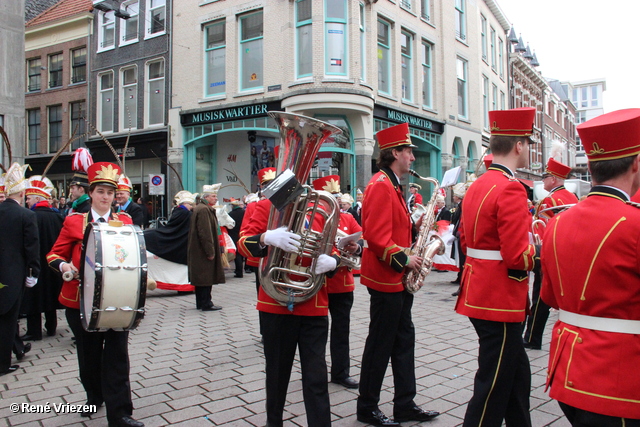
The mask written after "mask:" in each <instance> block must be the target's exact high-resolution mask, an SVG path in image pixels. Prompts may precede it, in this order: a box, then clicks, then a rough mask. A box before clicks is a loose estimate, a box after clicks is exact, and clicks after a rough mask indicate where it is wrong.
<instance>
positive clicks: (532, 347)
mask: <svg viewBox="0 0 640 427" xmlns="http://www.w3.org/2000/svg"><path fill="white" fill-rule="evenodd" d="M522 346H523V347H524V348H530V349H531V350H542V346H541V345H533V344H531V343H530V342H528V341H522Z"/></svg>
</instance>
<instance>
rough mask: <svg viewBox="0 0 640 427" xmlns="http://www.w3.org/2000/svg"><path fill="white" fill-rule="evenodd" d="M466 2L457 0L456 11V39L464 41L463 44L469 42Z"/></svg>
mask: <svg viewBox="0 0 640 427" xmlns="http://www.w3.org/2000/svg"><path fill="white" fill-rule="evenodd" d="M465 6H466V5H465V0H455V9H456V21H455V24H456V25H455V27H456V39H458V40H460V41H462V42H463V43H466V42H467V19H466V18H467V17H466V14H465V11H466V7H465Z"/></svg>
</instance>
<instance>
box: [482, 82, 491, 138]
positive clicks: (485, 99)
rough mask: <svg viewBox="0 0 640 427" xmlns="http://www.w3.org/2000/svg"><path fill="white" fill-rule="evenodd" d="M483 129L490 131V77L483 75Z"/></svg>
mask: <svg viewBox="0 0 640 427" xmlns="http://www.w3.org/2000/svg"><path fill="white" fill-rule="evenodd" d="M482 113H483V114H482V128H483V129H484V130H489V77H487V76H485V75H484V74H483V75H482Z"/></svg>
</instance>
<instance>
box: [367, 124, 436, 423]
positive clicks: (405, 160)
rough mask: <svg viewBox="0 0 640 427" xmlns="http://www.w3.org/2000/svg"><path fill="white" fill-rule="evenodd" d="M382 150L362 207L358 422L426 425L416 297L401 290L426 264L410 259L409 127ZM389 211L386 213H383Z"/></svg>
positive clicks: (428, 414) (381, 138)
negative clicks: (363, 294)
mask: <svg viewBox="0 0 640 427" xmlns="http://www.w3.org/2000/svg"><path fill="white" fill-rule="evenodd" d="M376 136H377V139H378V144H379V146H380V155H379V157H378V162H377V163H378V167H379V168H380V171H379V172H378V173H376V174H375V175H373V177H372V178H371V180H370V181H369V184H368V185H367V188H366V189H365V194H364V200H363V205H362V229H363V233H364V235H363V237H364V239H365V241H366V244H365V245H366V247H365V249H364V251H363V255H362V268H361V277H360V281H361V283H362V284H363V285H365V286H366V287H367V288H368V291H369V295H370V296H371V299H370V310H371V313H370V316H371V321H370V324H369V335H368V336H367V341H366V343H365V347H364V352H363V355H362V369H361V372H360V396H359V397H358V404H357V418H358V421H361V422H364V423H368V424H373V425H378V426H397V425H399V423H398V422H399V421H427V420H430V419H432V418H434V417H436V416H437V415H439V413H438V412H435V411H425V410H423V409H421V408H420V407H418V406H417V405H416V403H415V402H414V400H413V399H414V397H415V395H416V377H415V360H414V359H415V358H414V348H415V330H414V327H413V321H412V320H411V307H412V305H413V294H411V293H409V292H407V291H406V290H405V289H404V286H403V284H402V277H403V274H404V272H405V270H406V269H414V268H416V267H417V266H419V263H420V262H421V258H420V257H418V256H414V255H412V256H409V255H407V254H406V253H405V250H406V249H407V248H409V247H410V246H411V241H412V222H411V215H410V212H409V209H408V206H407V204H406V203H405V200H404V196H403V194H402V187H401V186H400V183H399V181H400V179H401V178H402V177H404V176H405V175H407V174H408V173H409V170H410V166H411V163H413V161H414V160H415V158H414V156H413V148H415V147H416V146H415V145H413V144H412V143H411V138H410V136H409V125H408V124H407V123H404V124H400V125H396V126H393V127H390V128H387V129H384V130H381V131H380V132H378V133H377V134H376ZM383 206H384V207H386V209H381V207H383ZM389 359H391V366H392V368H393V377H394V385H395V395H394V399H393V402H394V408H393V413H394V418H395V421H393V420H391V419H390V418H388V417H387V416H386V415H385V414H384V413H383V412H382V411H380V408H379V407H378V402H379V401H380V390H381V388H382V382H383V380H384V376H385V372H386V370H387V365H388V364H389Z"/></svg>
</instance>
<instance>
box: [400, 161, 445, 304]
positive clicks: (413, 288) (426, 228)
mask: <svg viewBox="0 0 640 427" xmlns="http://www.w3.org/2000/svg"><path fill="white" fill-rule="evenodd" d="M409 173H410V174H411V175H413V176H415V177H416V178H418V179H420V180H422V181H427V182H430V183H431V184H433V186H434V189H433V194H431V199H430V200H429V202H428V203H427V204H426V205H425V211H426V212H425V214H424V216H423V217H422V224H421V225H420V230H419V231H418V238H417V239H416V242H415V243H414V244H413V247H412V248H411V252H410V255H417V256H419V257H421V258H422V263H421V264H420V268H419V269H417V270H416V269H414V270H409V271H408V272H406V273H405V274H404V276H403V277H402V284H403V285H404V288H405V289H406V291H407V292H409V293H412V294H415V293H416V292H418V291H419V290H420V288H422V285H423V284H424V280H425V279H426V278H427V276H428V275H429V273H430V272H431V267H432V265H433V257H434V256H435V255H442V254H444V248H445V245H444V242H443V241H442V239H441V238H440V236H437V235H432V236H429V232H430V231H431V230H432V229H433V225H434V224H435V222H436V215H435V213H434V208H435V205H436V197H437V196H438V190H439V189H440V183H439V182H438V180H437V179H435V178H424V177H421V176H420V175H418V173H417V172H416V171H414V170H410V171H409Z"/></svg>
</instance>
